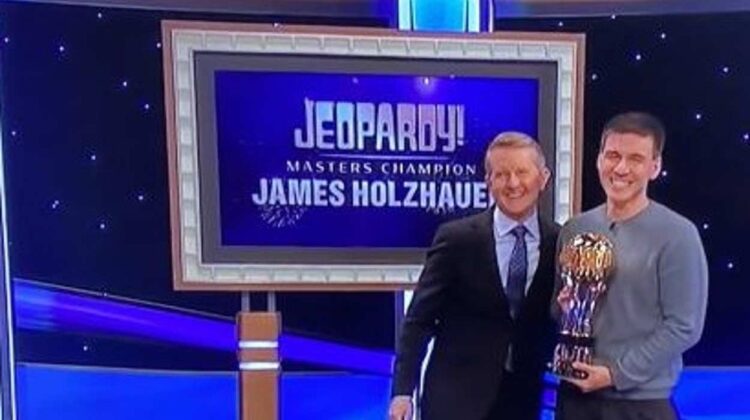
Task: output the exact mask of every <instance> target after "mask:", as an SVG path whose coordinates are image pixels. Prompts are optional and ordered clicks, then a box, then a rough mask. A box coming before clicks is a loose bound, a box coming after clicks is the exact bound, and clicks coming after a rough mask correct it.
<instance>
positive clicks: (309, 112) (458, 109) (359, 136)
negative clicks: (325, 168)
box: [294, 98, 464, 153]
mask: <svg viewBox="0 0 750 420" xmlns="http://www.w3.org/2000/svg"><path fill="white" fill-rule="evenodd" d="M304 101H305V126H304V128H295V129H294V145H295V147H296V148H298V149H317V150H321V151H327V152H333V151H343V152H346V151H350V152H351V151H356V152H365V153H377V152H381V153H398V152H407V153H414V152H417V153H420V152H422V153H453V152H455V151H456V150H457V148H459V147H461V146H463V145H464V106H463V105H449V104H439V105H438V104H417V103H397V104H392V103H387V102H379V103H375V102H345V101H315V100H311V99H307V98H305V100H304Z"/></svg>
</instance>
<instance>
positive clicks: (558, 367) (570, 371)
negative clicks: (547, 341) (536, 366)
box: [551, 361, 589, 379]
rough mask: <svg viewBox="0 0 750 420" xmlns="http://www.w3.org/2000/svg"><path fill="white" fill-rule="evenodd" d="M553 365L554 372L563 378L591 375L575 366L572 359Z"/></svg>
mask: <svg viewBox="0 0 750 420" xmlns="http://www.w3.org/2000/svg"><path fill="white" fill-rule="evenodd" d="M552 365H553V366H551V368H552V373H554V374H555V375H557V376H559V377H561V378H571V379H586V378H588V377H589V374H588V373H587V372H584V371H582V370H580V369H576V368H574V367H573V362H571V361H565V362H557V363H556V364H555V363H552Z"/></svg>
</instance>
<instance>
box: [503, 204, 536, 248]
mask: <svg viewBox="0 0 750 420" xmlns="http://www.w3.org/2000/svg"><path fill="white" fill-rule="evenodd" d="M519 224H520V225H523V226H524V227H525V228H526V234H527V235H530V236H531V237H532V238H534V239H536V240H539V217H538V215H537V209H536V208H534V211H533V212H532V213H531V214H530V215H529V217H527V218H526V219H524V220H523V221H522V222H520V223H519V222H518V221H516V220H513V219H511V218H510V217H508V216H507V215H505V213H503V212H502V211H500V208H499V207H498V206H495V210H494V211H493V214H492V229H493V230H494V233H495V240H499V239H500V238H502V237H504V236H505V235H509V234H511V231H512V230H513V228H515V227H516V226H518V225H519Z"/></svg>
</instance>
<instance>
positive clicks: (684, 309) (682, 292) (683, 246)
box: [610, 225, 708, 390]
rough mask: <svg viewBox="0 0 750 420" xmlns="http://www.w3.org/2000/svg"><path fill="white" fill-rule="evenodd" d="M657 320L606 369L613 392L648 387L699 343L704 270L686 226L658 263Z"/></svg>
mask: <svg viewBox="0 0 750 420" xmlns="http://www.w3.org/2000/svg"><path fill="white" fill-rule="evenodd" d="M658 258H659V259H658V263H657V264H658V266H657V273H658V278H657V281H658V294H659V296H658V297H659V304H660V307H661V316H662V317H661V320H660V323H659V325H658V326H657V328H656V329H655V330H654V331H653V332H652V333H651V334H650V335H649V336H647V337H645V338H644V339H643V340H640V341H639V342H636V343H633V345H632V346H630V347H629V348H628V350H627V351H626V352H625V353H624V354H623V355H622V356H621V357H620V358H619V359H618V360H616V361H614V363H613V365H612V366H610V369H611V372H612V379H613V382H614V386H615V388H616V389H617V390H627V389H630V388H633V387H636V386H637V385H638V384H640V383H643V382H646V381H647V380H649V379H650V378H651V377H653V375H654V374H655V373H656V372H657V371H658V370H659V369H662V368H663V367H664V364H665V363H668V362H669V360H671V359H673V358H675V357H678V356H679V355H681V354H682V353H683V352H684V351H685V350H687V349H689V348H690V347H692V346H693V345H694V344H695V343H697V342H698V340H699V339H700V336H701V333H702V331H703V323H704V318H705V315H706V304H707V300H708V267H707V263H706V255H705V253H704V250H703V245H702V243H701V240H700V235H699V234H698V230H697V229H696V228H695V226H693V225H687V226H686V227H685V228H681V229H679V230H677V231H675V234H674V235H673V236H672V238H671V239H670V240H669V241H668V242H667V244H666V245H665V247H664V248H663V249H662V250H661V251H660V255H659V257H658Z"/></svg>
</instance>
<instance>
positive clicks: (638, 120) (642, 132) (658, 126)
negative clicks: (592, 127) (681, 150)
mask: <svg viewBox="0 0 750 420" xmlns="http://www.w3.org/2000/svg"><path fill="white" fill-rule="evenodd" d="M612 133H619V134H638V135H639V136H643V137H651V138H652V139H653V141H654V157H655V158H656V157H659V156H661V154H662V152H663V151H664V142H665V141H666V134H665V130H664V124H662V123H661V121H659V119H658V118H656V117H655V116H653V115H651V114H648V113H645V112H625V113H622V114H618V115H615V116H614V117H612V118H611V119H610V120H609V121H607V123H606V124H605V125H604V129H602V138H601V142H600V143H599V151H600V152H601V151H602V150H604V143H605V141H606V140H607V136H609V135H610V134H612Z"/></svg>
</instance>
